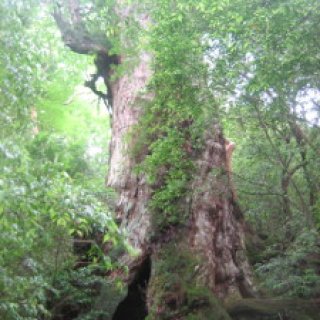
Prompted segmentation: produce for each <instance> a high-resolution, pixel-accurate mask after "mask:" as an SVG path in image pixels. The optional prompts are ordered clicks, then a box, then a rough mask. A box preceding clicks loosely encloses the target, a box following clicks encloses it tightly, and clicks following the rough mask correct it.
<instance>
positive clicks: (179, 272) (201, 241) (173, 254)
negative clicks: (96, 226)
mask: <svg viewBox="0 0 320 320" xmlns="http://www.w3.org/2000/svg"><path fill="white" fill-rule="evenodd" d="M73 3H74V1H73ZM71 16H72V14H71ZM55 19H56V21H57V24H58V26H59V27H60V30H61V32H62V35H63V38H64V40H65V41H66V43H67V45H68V46H69V47H70V48H71V49H72V50H73V51H76V52H78V53H81V54H83V53H90V52H92V51H94V50H95V51H94V52H95V53H96V54H98V55H102V56H108V48H101V46H99V45H97V44H96V43H94V42H93V41H91V40H90V39H89V40H88V37H87V36H83V37H81V35H80V36H79V35H78V34H77V37H76V38H75V32H70V30H72V28H70V22H67V21H66V20H65V19H63V17H62V16H61V14H60V13H59V12H58V11H56V12H55ZM144 19H147V17H146V16H142V17H141V23H142V24H143V23H144V21H143V20H144ZM71 20H72V19H71ZM79 23H80V22H79V19H77V24H78V25H79ZM66 25H67V27H66ZM73 40H74V42H73ZM122 59H123V58H122ZM112 60H113V61H114V59H112ZM120 60H121V59H119V61H120ZM109 71H110V68H107V69H106V72H109ZM109 75H110V74H107V75H106V77H107V76H109ZM151 76H152V70H151V68H150V56H149V55H148V54H147V53H143V54H141V55H140V59H139V63H138V64H137V65H136V67H135V69H134V71H133V72H132V73H130V75H125V76H122V77H121V78H119V79H117V80H115V81H114V82H113V83H110V82H108V86H109V87H108V90H111V92H112V95H111V97H112V101H111V104H112V107H113V116H112V117H113V119H112V138H111V144H110V162H109V173H108V177H107V185H108V186H109V187H112V188H114V189H115V190H116V191H117V193H118V202H117V207H116V215H117V218H118V219H119V221H121V222H120V227H121V228H122V229H123V230H125V233H126V235H127V238H128V242H129V243H130V245H131V246H132V247H134V248H135V249H136V251H137V254H136V255H134V256H132V255H129V254H124V255H123V256H122V257H121V261H122V262H123V263H125V264H126V265H128V267H129V274H128V277H127V278H126V279H125V280H126V283H127V285H128V294H127V297H126V298H125V299H124V300H123V301H122V302H121V303H120V304H119V306H118V308H117V309H116V311H115V313H114V316H113V319H116V320H119V319H120V320H122V319H123V320H125V319H131V320H132V319H144V318H145V316H146V315H147V314H149V319H187V318H188V319H230V318H229V315H228V314H227V313H226V312H225V310H224V308H223V307H222V305H221V304H219V303H218V302H217V301H218V300H219V301H222V302H226V301H230V300H237V299H240V298H242V297H250V296H252V295H253V294H252V292H253V291H252V284H251V281H250V268H249V265H248V263H247V259H246V254H245V245H244V231H243V226H244V220H243V217H242V215H241V212H240V210H239V208H238V207H237V206H236V204H235V201H234V199H233V195H232V190H231V187H230V181H229V176H228V174H227V170H226V150H225V139H224V138H223V135H222V131H221V128H220V126H219V124H218V123H217V121H216V119H212V122H211V125H210V126H209V127H208V128H206V130H205V131H204V137H203V141H204V144H203V146H202V148H200V149H198V151H197V154H195V155H194V154H193V159H192V161H193V163H194V167H195V171H194V172H193V175H192V181H190V186H191V187H190V188H189V193H188V196H186V197H185V199H180V200H181V201H180V202H181V203H180V207H182V208H184V210H185V211H186V214H185V216H187V222H186V223H185V224H184V225H183V226H182V225H180V224H179V225H178V224H172V225H170V226H169V227H167V228H166V230H165V231H164V232H161V233H158V232H156V230H155V225H154V224H153V219H152V212H151V211H152V210H150V208H149V202H150V199H151V197H152V193H153V192H154V189H153V188H154V187H152V186H150V185H148V183H147V180H146V177H145V176H144V175H143V174H139V175H138V174H135V173H134V170H133V169H134V168H135V165H136V161H137V159H136V158H135V157H134V156H133V155H132V153H130V148H131V145H130V143H128V141H131V143H132V141H133V142H134V139H133V140H129V139H128V135H130V134H131V135H132V133H133V130H134V126H135V125H136V124H137V123H138V121H139V118H140V117H141V115H142V108H141V106H142V105H143V104H144V103H145V101H148V100H150V99H152V95H153V94H152V93H149V94H146V93H142V92H143V89H145V87H146V85H147V83H148V81H149V80H150V78H151ZM92 84H93V85H94V83H93V82H91V85H92ZM94 88H95V87H94ZM108 94H109V92H108ZM109 97H110V95H109Z"/></svg>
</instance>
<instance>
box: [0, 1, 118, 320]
mask: <svg viewBox="0 0 320 320" xmlns="http://www.w3.org/2000/svg"><path fill="white" fill-rule="evenodd" d="M37 5H38V3H37V1H34V2H33V1H18V0H17V1H2V2H1V4H0V16H1V19H0V21H1V22H0V33H1V40H0V41H1V46H0V47H1V49H0V51H1V55H0V80H1V82H0V83H1V85H0V90H1V97H0V106H1V112H0V123H1V129H0V136H1V143H0V168H1V169H0V171H1V172H0V177H1V178H0V199H1V200H0V218H1V219H0V220H1V222H0V250H1V256H0V292H1V294H0V296H1V297H0V298H1V299H0V318H1V319H4V320H11V319H12V320H17V319H39V318H50V317H51V315H50V312H51V313H54V312H55V311H56V308H57V305H56V304H55V302H56V301H57V300H55V299H58V298H57V297H60V298H61V299H65V298H66V297H65V296H64V295H68V294H71V293H70V290H71V287H72V281H73V280H74V279H75V278H76V277H77V276H76V275H77V274H78V278H79V281H80V279H82V281H84V280H85V279H84V277H86V281H87V282H88V283H87V284H83V287H86V288H87V289H88V290H87V291H86V290H83V292H81V293H80V291H79V292H78V293H76V292H73V293H72V294H73V297H74V299H76V298H78V297H80V296H81V299H82V300H81V301H79V305H80V306H81V305H82V302H83V301H84V300H87V302H85V303H87V304H88V305H89V304H90V301H91V303H93V302H92V299H91V300H90V297H89V295H90V294H91V292H89V291H90V290H91V287H90V284H89V282H90V281H92V282H93V281H97V279H96V276H95V275H94V272H93V270H92V269H90V270H89V271H88V272H87V273H86V275H85V276H84V275H83V273H85V271H84V270H78V271H77V270H74V271H71V270H72V269H73V268H74V265H75V262H76V260H77V259H78V258H77V257H76V256H75V255H74V253H73V238H74V237H78V238H79V237H80V238H83V237H94V234H96V233H99V234H100V235H102V236H101V237H102V238H103V239H101V240H100V242H99V243H98V245H96V246H94V247H93V248H92V250H91V252H90V254H89V255H90V257H89V258H90V259H91V261H93V265H92V268H94V270H95V272H96V269H99V272H100V273H103V272H106V270H110V269H112V268H113V267H114V264H113V262H112V261H111V259H110V257H106V256H105V254H104V253H103V251H102V249H101V247H100V245H101V244H102V242H104V241H107V242H108V243H110V244H111V243H114V244H116V247H118V250H120V247H122V248H123V246H122V239H121V236H120V234H119V231H118V228H117V225H116V224H115V222H114V221H113V218H112V215H111V213H110V212H109V210H108V207H107V205H106V202H105V201H106V200H105V199H106V198H108V197H109V192H108V191H106V190H105V187H104V181H103V180H104V179H103V174H104V170H105V169H104V168H103V165H104V164H105V161H104V160H102V156H101V155H99V153H98V154H97V155H95V154H94V153H91V152H90V150H91V149H92V148H94V147H95V148H98V151H101V152H102V150H103V149H104V148H103V147H102V143H103V142H102V139H104V138H106V136H107V135H106V134H105V133H104V134H101V137H100V138H99V135H100V133H101V132H102V130H104V126H105V125H106V122H105V120H106V117H103V116H101V114H99V112H94V110H92V109H91V110H90V109H88V104H89V103H88V101H84V102H82V104H81V107H80V108H79V109H78V110H77V109H76V106H77V105H80V103H79V100H80V98H78V97H77V99H76V98H73V101H72V103H69V105H68V106H66V105H64V103H65V102H66V101H67V100H68V97H70V96H71V94H72V92H73V90H74V87H75V86H76V85H79V83H80V81H82V79H81V77H80V76H79V75H81V74H82V73H83V69H82V68H83V66H84V65H85V63H86V62H87V61H88V59H85V58H84V59H80V60H79V59H77V60H78V61H79V62H78V63H74V61H73V60H74V56H73V57H71V56H70V57H69V58H66V57H67V51H66V50H65V49H63V47H62V44H61V43H59V42H58V33H57V31H56V30H55V29H54V28H53V22H52V19H51V18H49V16H48V15H47V12H46V7H45V6H43V7H41V10H40V9H39V8H38V6H37ZM9 25H10V28H8V26H9ZM80 79H81V80H80ZM66 88H67V89H66ZM68 107H69V109H67V108H68ZM66 109H67V110H66ZM70 109H71V110H70ZM80 110H81V111H82V113H81V112H80ZM36 111H37V113H38V117H37V118H34V115H32V112H34V113H36ZM98 118H99V121H97V122H96V123H94V124H90V123H89V121H90V120H92V121H93V120H96V119H98ZM51 120H52V121H51ZM36 128H38V129H39V130H40V133H38V134H37V133H36V132H35V129H36ZM66 129H68V130H66ZM102 164H103V165H102ZM97 168H99V170H96V169H97ZM102 172H103V174H102ZM121 250H123V249H121ZM62 282H64V284H65V285H61V283H62ZM66 283H68V285H66ZM89 289H90V290H89ZM77 294H79V295H80V296H79V295H77ZM48 298H52V304H51V305H49V304H48ZM59 303H60V302H59ZM83 303H84V302H83Z"/></svg>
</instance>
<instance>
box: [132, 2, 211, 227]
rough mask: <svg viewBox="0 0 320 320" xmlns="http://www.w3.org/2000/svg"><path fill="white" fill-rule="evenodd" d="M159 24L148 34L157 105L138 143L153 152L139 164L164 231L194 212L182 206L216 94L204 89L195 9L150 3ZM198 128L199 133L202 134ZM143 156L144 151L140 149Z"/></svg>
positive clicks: (157, 224)
mask: <svg viewBox="0 0 320 320" xmlns="http://www.w3.org/2000/svg"><path fill="white" fill-rule="evenodd" d="M150 8H151V9H150V10H151V17H152V19H154V22H155V24H154V26H153V27H152V28H151V30H148V33H147V37H148V50H149V51H151V53H152V54H153V56H154V61H153V68H154V70H155V72H154V75H153V78H152V80H151V82H150V84H149V89H150V90H152V91H153V92H155V98H154V99H153V101H152V102H151V103H150V104H148V105H146V106H145V108H144V115H143V117H142V119H141V121H140V124H139V128H138V130H139V132H141V133H142V135H141V136H140V140H139V141H138V145H139V146H140V148H141V149H142V150H145V149H146V148H147V149H148V151H147V156H145V158H144V159H143V161H142V163H141V164H140V165H139V168H140V170H142V171H143V172H144V173H146V174H147V177H148V180H149V183H150V184H151V185H152V186H153V187H154V193H153V197H152V200H151V203H150V207H151V208H152V210H153V212H154V215H153V216H154V225H155V228H156V229H157V228H158V229H159V230H163V229H166V228H167V227H168V226H170V225H172V224H181V225H183V224H184V223H185V221H186V218H187V217H188V212H187V211H186V209H185V208H182V207H181V199H184V198H185V197H186V196H187V194H188V191H189V190H190V186H189V181H190V180H191V174H192V169H193V168H194V165H193V161H192V152H193V151H192V150H194V149H196V148H197V142H198V139H199V137H201V136H202V133H203V129H204V128H203V122H201V124H200V123H199V119H201V117H202V115H203V114H204V112H205V110H206V109H207V108H208V105H209V104H211V102H209V100H208V97H209V96H210V98H211V95H210V93H209V92H208V91H207V90H206V87H205V86H203V84H204V83H205V75H206V69H205V68H204V65H203V63H202V59H201V57H202V54H203V51H202V45H201V31H200V30H199V29H198V28H197V27H196V26H195V25H194V23H195V21H194V19H193V13H194V7H193V6H190V8H188V9H187V10H185V8H184V7H183V6H181V7H179V5H176V4H173V3H172V2H170V1H161V2H157V3H154V4H152V5H150ZM196 129H198V130H196ZM135 152H136V153H138V154H139V150H138V151H137V150H135Z"/></svg>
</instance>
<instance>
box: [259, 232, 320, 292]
mask: <svg viewBox="0 0 320 320" xmlns="http://www.w3.org/2000/svg"><path fill="white" fill-rule="evenodd" d="M319 256H320V250H319V243H318V234H317V232H316V231H315V230H312V231H311V232H310V231H307V230H304V232H302V233H301V234H300V235H299V236H298V237H297V239H296V240H295V241H294V242H293V243H292V244H291V245H290V247H289V248H288V250H286V251H285V252H284V253H283V254H281V255H279V256H277V257H274V258H272V259H270V260H269V261H268V262H267V263H263V264H262V263H259V264H258V265H257V270H256V271H257V275H258V276H259V277H260V278H261V280H262V283H263V285H264V286H265V287H266V288H268V289H269V290H270V291H272V292H273V293H275V294H277V295H286V296H287V295H289V296H294V297H300V298H312V297H317V296H318V295H319V288H320V277H319V275H318V274H317V272H316V270H317V265H318V262H319Z"/></svg>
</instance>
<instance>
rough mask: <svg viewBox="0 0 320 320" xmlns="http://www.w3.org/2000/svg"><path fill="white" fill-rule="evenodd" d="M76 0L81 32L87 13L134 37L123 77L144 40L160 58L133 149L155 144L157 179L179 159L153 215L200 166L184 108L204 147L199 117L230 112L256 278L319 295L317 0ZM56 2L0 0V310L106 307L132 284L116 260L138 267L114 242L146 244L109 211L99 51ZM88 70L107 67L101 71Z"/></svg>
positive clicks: (104, 36)
mask: <svg viewBox="0 0 320 320" xmlns="http://www.w3.org/2000/svg"><path fill="white" fill-rule="evenodd" d="M69 3H71V4H72V3H74V2H73V1H70V2H69ZM80 3H81V9H82V11H81V12H80V13H79V14H80V15H81V17H82V18H83V20H84V26H85V33H84V30H83V25H82V24H81V25H80V24H79V26H78V29H77V28H76V29H75V31H76V32H78V33H77V34H79V35H81V34H82V35H83V34H85V35H90V37H91V38H93V39H95V44H97V45H100V44H101V45H103V46H105V47H107V48H108V47H112V54H114V55H116V54H119V53H120V52H121V53H122V54H123V52H125V54H124V56H126V60H125V62H124V63H122V64H121V65H119V66H116V67H114V72H113V74H112V79H116V78H117V77H121V76H122V75H123V74H124V73H126V72H128V73H130V72H132V70H133V68H134V66H135V65H136V63H137V56H139V55H140V54H141V52H144V51H148V52H151V53H152V55H153V56H154V57H155V60H156V63H154V64H153V65H152V67H153V71H154V77H153V78H152V80H151V81H150V84H149V87H148V88H147V90H150V91H151V92H153V93H155V95H156V99H155V103H154V104H152V105H148V104H147V105H146V106H144V108H145V110H146V111H145V114H144V117H143V119H142V121H141V123H140V124H139V125H138V126H137V127H134V129H133V130H132V132H130V134H131V135H132V136H135V135H137V133H139V135H140V136H141V137H142V138H141V139H140V140H139V141H138V142H136V145H135V147H134V148H132V149H133V150H128V152H131V153H132V154H134V156H135V157H139V152H141V149H143V147H144V145H148V146H149V154H151V156H149V157H147V158H146V160H145V161H144V162H141V164H142V165H140V166H137V167H136V172H138V173H140V172H142V171H143V172H144V173H145V174H146V175H147V176H148V179H149V180H148V181H149V183H150V185H154V184H156V183H157V178H158V177H159V176H158V170H159V169H160V170H161V168H163V166H165V165H166V164H167V163H179V164H177V165H176V167H175V169H174V170H173V171H172V174H171V175H170V176H169V178H167V179H166V182H165V184H164V186H162V187H161V189H160V191H157V192H155V193H154V196H153V199H152V202H151V207H152V209H154V210H158V209H159V208H165V210H164V212H165V213H166V214H163V215H160V214H159V215H158V216H157V217H156V219H155V224H156V228H158V229H161V228H165V227H167V226H168V225H177V224H179V223H182V222H181V221H182V220H183V219H184V218H185V217H184V215H174V214H172V212H174V211H175V210H176V207H175V206H174V205H173V204H174V203H175V202H176V201H177V199H179V197H182V196H185V195H186V188H185V185H186V184H188V182H189V181H190V175H192V173H190V163H189V162H188V161H187V160H185V159H184V158H183V155H182V154H181V152H182V151H181V150H184V152H185V150H187V152H188V150H189V149H188V148H190V146H188V145H185V143H184V141H182V140H183V138H184V137H183V136H182V133H181V130H180V129H181V128H180V127H178V126H177V123H179V124H180V125H181V123H183V124H185V123H187V122H186V121H188V120H186V119H196V120H194V123H193V127H192V129H191V130H190V131H188V132H187V133H186V134H188V135H189V136H191V137H192V138H191V139H190V141H192V148H194V149H195V150H197V148H201V143H202V140H201V136H200V132H202V128H203V127H209V126H210V125H211V123H212V122H213V121H219V123H220V124H221V126H222V131H223V135H224V136H225V137H226V138H227V139H228V140H229V141H232V142H234V143H235V144H236V148H235V151H234V153H233V158H232V167H230V168H229V169H230V171H231V168H232V173H231V172H229V173H228V174H227V176H229V178H230V180H231V181H230V184H231V185H232V187H231V188H232V189H233V197H234V200H235V201H236V202H237V203H238V205H239V207H240V208H241V211H242V213H243V215H244V217H245V221H246V224H245V233H246V247H247V255H248V257H249V261H250V264H251V265H252V269H253V279H254V285H255V287H256V290H257V291H258V292H260V296H263V297H277V298H279V299H299V301H300V300H301V299H302V300H303V301H316V299H319V298H320V239H319V228H320V198H319V192H320V161H319V155H320V131H319V126H320V91H319V85H320V37H319V31H320V30H319V21H320V4H319V1H316V0H308V1H307V0H287V1H278V0H269V1H268V0H265V1H262V0H250V1H249V0H234V1H227V0H221V1H214V0H201V1H197V2H194V1H186V0H185V1H184V0H181V1H180V0H177V1H166V0H159V1H150V2H149V1H138V2H137V3H135V2H134V1H129V0H128V1H112V0H104V1H100V0H92V1H80ZM132 3H133V4H132ZM120 5H121V6H122V8H126V7H128V8H132V7H130V6H133V8H134V9H132V10H131V9H130V10H131V11H132V12H133V13H132V12H131V16H126V17H123V16H122V18H119V16H120V17H121V15H120V14H119V12H121V11H117V10H120V9H117V8H119V6H120ZM57 8H58V9H57ZM57 10H60V12H62V13H64V11H63V10H66V8H65V6H64V3H59V1H57V2H55V1H40V0H2V1H1V3H0V17H1V19H0V43H1V45H0V106H1V109H0V121H1V127H0V131H1V140H0V170H1V175H0V199H1V201H0V217H1V220H0V248H1V255H0V318H1V319H4V320H11V319H12V320H17V319H79V320H80V319H83V320H84V319H111V317H112V314H113V312H114V310H115V307H116V305H117V304H118V303H119V299H118V300H117V299H116V298H115V297H116V296H117V295H118V296H120V297H122V298H123V296H125V293H124V291H123V290H124V288H125V283H124V282H123V281H122V280H123V279H121V278H119V279H118V278H116V277H115V276H114V275H115V274H117V273H119V274H120V273H121V274H125V273H126V272H128V267H127V266H126V264H125V263H124V261H123V260H119V259H118V257H119V256H120V255H121V254H122V253H123V252H127V253H128V254H129V255H132V256H134V255H135V254H136V252H135V250H134V248H133V247H132V246H131V244H130V243H129V241H127V237H126V235H127V234H126V232H127V230H123V229H121V228H119V223H118V221H117V218H118V217H117V216H116V215H115V214H114V208H115V201H116V200H115V199H116V194H115V192H114V190H112V189H111V188H107V187H106V186H105V176H106V172H107V170H108V157H109V148H108V143H109V141H110V134H111V124H112V110H110V107H111V106H110V103H109V102H108V101H107V98H108V94H109V93H110V88H108V86H106V85H105V83H104V82H103V79H102V78H103V75H101V74H99V73H98V72H99V70H96V69H95V68H96V67H98V65H97V63H96V61H97V55H96V52H95V51H94V50H93V51H92V52H85V53H86V54H85V55H84V54H77V53H75V52H72V51H77V50H74V48H72V47H71V50H70V45H69V48H68V43H66V39H65V38H64V39H61V34H60V31H59V27H60V29H61V21H62V20H59V19H57V12H58V11H57ZM122 12H123V11H122ZM146 12H147V15H149V16H150V21H152V22H150V21H147V23H146V25H147V26H145V25H143V26H141V24H139V23H138V22H137V21H138V20H139V19H138V18H137V17H140V15H141V14H142V13H144V14H145V13H146ZM53 13H56V14H55V15H54V14H53ZM54 16H55V17H54ZM59 22H60V25H59ZM73 32H74V30H73ZM62 35H63V34H62ZM64 36H65V35H64ZM63 40H64V41H63ZM109 42H111V44H110V43H109ZM65 44H67V46H66V45H65ZM69 44H70V43H69ZM186 52H187V53H188V55H186ZM78 53H79V52H78ZM97 71H98V72H97ZM92 74H97V75H98V77H100V78H101V79H100V80H98V81H97V82H96V83H94V86H93V85H92V82H91V83H90V79H91V80H92ZM190 79H191V80H190ZM189 80H190V81H189ZM187 81H189V82H188V83H189V85H188V86H185V87H184V88H183V89H181V91H179V90H180V89H179V90H176V88H177V87H179V84H180V83H187ZM108 90H109V91H108ZM97 93H98V94H97ZM164 101H165V103H164ZM199 104H200V105H201V112H200V108H199V107H198V105H199ZM164 105H165V106H164ZM203 110H204V111H203ZM162 113H163V114H169V115H170V117H168V118H166V119H164V118H163V117H162ZM159 133H160V134H161V135H162V139H161V140H154V136H156V135H158V136H159ZM183 134H185V133H183ZM164 137H165V138H166V139H165V138H164ZM126 139H127V140H128V141H130V136H129V135H128V137H126ZM129 144H130V143H129ZM186 172H187V174H186ZM191 172H192V170H191ZM119 270H121V272H120V271H119ZM110 275H112V277H110ZM292 301H293V300H292ZM297 301H298V300H297ZM137 303H138V302H137ZM285 317H286V314H285V312H284V313H283V314H279V317H278V318H277V319H288V318H285ZM141 319H142V318H141ZM150 319H151V318H150ZM152 319H157V318H152ZM158 319H165V318H160V316H159V318H158ZM166 319H183V318H166ZM186 319H198V318H186ZM199 319H200V318H199ZM203 319H204V318H203ZM213 319H215V318H213ZM217 319H218V318H217ZM224 319H225V318H224ZM252 319H253V318H252ZM261 319H262V318H261ZM272 319H273V318H272ZM290 319H291V318H290ZM296 319H298V318H296ZM299 319H302V318H299ZM304 319H316V318H315V317H313V316H312V315H309V316H308V317H307V316H306V318H304Z"/></svg>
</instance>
